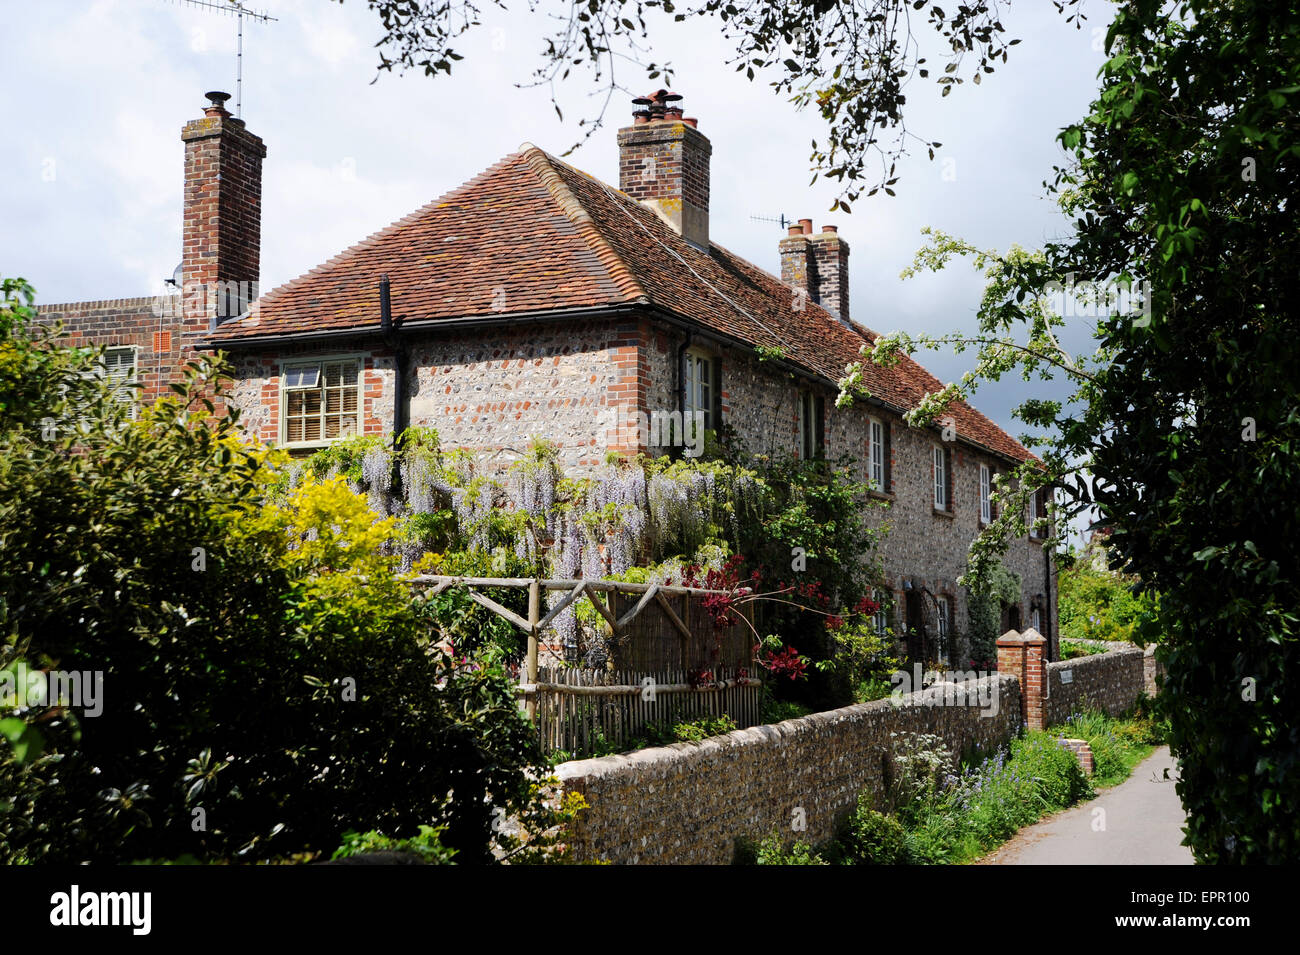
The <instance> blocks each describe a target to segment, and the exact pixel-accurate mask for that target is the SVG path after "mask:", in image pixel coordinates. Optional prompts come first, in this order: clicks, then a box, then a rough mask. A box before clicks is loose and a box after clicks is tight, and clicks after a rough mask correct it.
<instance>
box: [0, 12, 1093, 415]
mask: <svg viewBox="0 0 1300 955" xmlns="http://www.w3.org/2000/svg"><path fill="white" fill-rule="evenodd" d="M250 5H251V6H254V7H255V8H256V9H259V10H264V11H265V12H267V13H269V14H270V15H271V16H274V17H277V18H278V19H277V20H276V21H275V22H273V23H267V24H262V23H251V22H246V23H245V26H244V34H245V35H244V63H243V73H244V83H243V109H242V115H243V119H244V120H245V121H246V122H247V124H248V126H249V128H250V129H251V130H252V131H254V132H256V133H258V134H259V135H260V136H262V137H263V139H264V140H265V141H266V144H267V149H268V155H267V159H266V163H265V166H264V179H263V219H262V287H263V288H264V289H268V288H271V287H273V286H275V285H279V284H280V283H283V282H285V281H288V280H289V279H291V278H293V277H295V276H296V275H298V274H300V273H302V272H304V271H306V270H308V269H310V268H312V267H313V266H315V265H317V264H319V263H320V262H322V261H324V260H325V259H327V258H329V257H330V256H331V255H334V254H335V253H337V252H339V251H340V250H342V249H343V248H345V247H347V246H349V245H351V244H353V243H355V242H356V241H358V240H359V239H361V238H363V237H365V236H366V235H368V234H370V233H371V232H374V231H375V230H377V229H380V228H382V227H383V226H385V225H387V224H388V223H390V222H392V221H393V220H395V219H398V218H400V217H401V216H403V215H405V214H407V213H408V212H410V211H411V210H413V209H415V208H416V207H418V206H420V205H422V204H424V203H425V202H428V201H429V200H430V199H432V198H434V197H436V196H438V195H441V194H442V193H444V192H446V191H448V190H450V189H452V188H454V187H455V186H457V185H458V184H460V183H461V182H463V181H465V180H466V179H468V178H470V177H471V176H473V175H475V174H476V173H478V172H479V171H480V170H482V169H483V168H485V167H487V166H489V165H491V164H492V163H493V162H495V161H496V160H497V159H499V158H500V157H502V156H504V155H506V154H508V153H510V152H513V151H515V150H516V149H517V148H518V147H519V145H520V144H521V143H524V142H532V143H535V144H537V145H538V146H541V147H542V148H544V149H547V150H549V151H551V152H553V153H557V154H558V153H560V152H562V151H564V150H565V149H566V148H568V147H569V146H570V145H572V144H573V143H574V142H575V141H576V140H577V139H578V138H579V137H580V136H581V132H582V131H581V130H580V129H579V127H578V125H577V121H578V119H579V118H580V117H581V116H583V115H584V114H590V113H591V111H592V110H593V109H594V106H593V102H594V101H593V100H592V90H593V87H592V85H591V84H590V82H589V81H587V80H586V79H585V78H584V77H582V76H580V75H579V74H577V73H575V74H574V77H573V78H571V79H570V81H569V82H568V84H567V85H566V86H564V87H562V88H561V89H560V90H559V93H558V95H559V97H560V101H561V104H562V105H563V106H564V119H563V120H562V119H560V118H559V117H558V116H557V115H556V112H555V109H554V108H553V106H552V104H551V100H550V93H549V92H548V91H547V90H546V89H538V88H532V89H529V88H521V87H520V86H519V85H518V84H526V83H527V82H528V80H529V79H530V74H531V71H532V69H534V68H535V67H536V66H538V65H539V64H540V62H541V61H540V58H539V56H538V52H539V50H540V48H541V36H542V30H543V29H544V27H545V24H544V22H543V21H542V20H541V19H540V18H538V17H530V16H528V15H526V14H525V15H520V14H519V13H518V11H512V12H509V13H507V12H502V11H498V10H495V9H491V10H485V11H484V23H483V25H482V27H480V28H478V29H476V30H475V31H473V32H471V33H470V34H469V35H467V37H466V38H465V39H464V41H463V43H462V46H461V48H460V49H461V52H462V53H463V54H464V56H465V59H464V61H463V62H462V63H461V64H459V65H458V66H457V67H456V71H455V73H454V74H453V75H452V76H451V77H447V76H444V75H440V76H439V77H437V78H429V77H425V76H423V75H422V74H419V73H409V74H407V75H404V76H403V75H398V74H393V73H380V72H379V71H377V69H376V63H377V53H376V51H375V49H374V43H375V41H376V40H377V39H378V37H379V35H380V28H379V21H378V18H377V16H376V15H375V14H374V13H373V12H371V11H370V10H369V9H368V8H367V6H366V4H365V2H363V0H346V2H345V3H343V4H341V5H340V4H339V3H337V2H333V0H263V2H261V3H254V4H250ZM510 6H511V7H512V8H514V7H520V8H523V7H524V6H525V5H524V4H523V3H521V2H520V0H511V2H510ZM548 6H549V7H550V8H551V9H554V8H555V6H554V4H543V7H544V8H546V7H548ZM1085 11H1086V12H1088V13H1090V14H1091V16H1092V18H1093V19H1092V20H1091V21H1090V22H1088V23H1086V24H1085V25H1084V28H1083V29H1082V30H1078V29H1076V28H1075V27H1074V26H1073V25H1070V24H1067V23H1066V22H1065V20H1064V18H1063V17H1062V16H1061V15H1059V14H1057V13H1056V12H1055V10H1054V9H1053V8H1052V6H1051V4H1048V3H1042V2H1038V3H1032V4H1031V3H1021V4H1016V5H1015V6H1014V8H1013V9H1011V10H1009V12H1008V13H1007V14H1006V15H1005V17H1004V18H1003V19H1004V23H1005V24H1006V25H1007V27H1008V31H1009V34H1010V35H1011V36H1015V37H1019V38H1021V40H1022V42H1021V44H1020V45H1018V46H1016V47H1014V48H1013V49H1012V51H1011V52H1012V56H1011V58H1010V62H1009V63H1008V64H1007V65H1005V66H1001V67H999V69H998V71H997V72H996V73H994V74H992V75H991V76H987V77H986V78H985V80H984V82H983V84H982V85H980V86H974V85H972V84H970V83H969V82H968V83H966V84H964V85H962V86H960V87H958V88H957V89H956V90H955V91H954V92H953V93H952V94H951V95H949V96H948V97H946V98H944V99H940V97H939V96H938V91H937V89H936V88H935V87H933V86H932V85H930V83H929V81H922V82H918V83H917V84H915V85H914V86H913V87H912V88H911V89H910V90H909V97H908V103H907V107H906V108H907V112H908V125H909V127H910V128H911V129H912V130H913V131H914V132H917V133H919V134H920V135H921V136H923V137H924V138H926V139H933V140H939V141H941V142H942V143H943V144H944V145H943V147H942V149H940V150H939V155H938V157H937V159H936V161H934V162H931V161H929V160H928V158H927V157H926V156H925V154H924V152H920V153H919V154H917V155H913V156H912V157H910V158H908V159H906V160H904V161H903V162H902V163H901V165H900V170H901V183H900V185H899V192H898V195H897V197H895V198H890V197H887V196H884V195H883V194H880V195H878V196H876V197H873V198H872V199H870V200H863V201H860V202H858V203H857V204H855V206H854V209H853V212H852V214H851V215H845V214H843V213H842V212H841V213H834V214H830V213H828V212H827V210H828V209H829V208H830V205H831V203H832V201H833V199H834V198H835V196H836V194H837V190H836V188H835V184H834V183H833V182H832V183H827V182H822V181H819V182H817V183H816V184H813V185H809V180H810V178H811V176H810V167H809V163H808V152H809V143H810V140H811V139H812V138H813V137H814V136H819V135H821V133H822V129H821V127H820V121H819V120H818V118H817V117H816V116H815V115H811V114H800V113H798V112H796V111H795V109H794V107H793V106H792V105H790V104H789V103H788V102H786V101H784V100H783V99H781V98H778V97H777V96H776V95H774V94H773V93H772V92H771V90H770V89H769V88H768V87H767V85H766V83H765V82H764V81H763V80H761V79H760V80H758V81H755V82H749V81H747V80H745V79H744V77H743V75H740V74H737V73H735V72H734V71H733V70H732V69H731V68H730V67H728V66H726V63H725V61H726V59H727V55H728V50H727V47H726V45H725V41H723V40H722V39H721V38H720V36H719V34H718V31H717V28H716V25H715V24H713V23H711V22H706V21H701V22H696V23H691V24H684V25H675V24H672V23H662V22H661V23H656V25H655V28H654V32H653V34H652V37H651V43H652V49H651V51H650V55H651V56H652V57H653V58H654V59H656V60H660V61H664V60H667V61H671V63H672V64H673V66H674V68H675V73H674V78H673V83H672V85H673V87H674V88H675V89H676V90H677V91H678V92H680V93H682V94H683V95H684V97H685V99H684V104H683V105H685V106H686V112H687V115H690V116H696V117H698V118H699V121H700V130H701V131H702V132H704V133H705V134H706V135H708V136H709V138H710V139H711V140H712V143H713V161H712V162H713V165H712V176H713V194H712V200H711V203H712V209H711V225H710V231H711V234H712V237H713V238H714V241H716V242H718V243H719V244H721V245H725V246H727V247H729V248H730V249H732V250H733V251H735V252H737V253H739V254H741V255H743V256H745V257H746V258H748V259H750V260H752V261H753V262H755V263H757V264H758V265H760V266H762V267H764V268H766V269H768V270H770V271H774V272H777V273H778V274H779V261H778V257H777V242H778V240H779V239H780V237H781V236H782V234H783V230H781V229H780V228H779V227H778V226H777V225H776V224H773V223H767V222H755V221H753V219H752V218H751V217H753V216H762V217H776V216H779V215H782V214H784V215H786V216H789V217H791V218H796V219H797V218H801V217H807V216H811V217H812V218H814V219H815V220H816V223H817V224H818V225H819V226H820V225H821V224H823V223H834V224H837V225H839V227H840V234H841V235H842V236H843V237H844V238H846V239H848V241H849V242H850V244H851V246H852V257H851V271H852V276H851V288H852V301H853V312H854V317H855V318H856V319H857V320H858V321H860V322H863V323H865V324H867V325H868V326H870V327H872V328H874V329H877V330H880V331H888V330H892V329H895V328H903V329H907V330H910V331H914V332H921V331H929V332H935V333H938V332H943V331H948V330H952V329H955V328H962V327H970V326H971V325H972V324H973V316H974V311H975V307H976V304H977V302H978V297H979V291H980V288H981V282H980V279H979V277H978V276H977V275H976V274H974V272H973V271H972V270H970V269H969V268H968V267H966V266H959V267H956V268H950V269H949V270H947V271H946V272H944V273H941V274H939V275H927V276H924V277H920V278H914V279H910V280H907V281H903V280H901V279H900V278H899V272H900V271H901V270H902V269H903V268H904V267H905V266H906V265H908V263H909V262H910V260H911V258H912V255H913V253H914V252H915V250H916V249H917V248H918V247H919V246H920V244H921V236H920V230H921V228H922V227H923V226H926V225H929V226H933V227H936V228H939V229H942V230H945V231H947V232H951V233H955V234H957V235H960V236H962V237H964V238H966V239H968V240H970V241H972V242H974V243H976V244H977V245H980V246H985V247H997V248H1005V247H1006V246H1008V245H1010V244H1012V243H1019V244H1021V245H1024V246H1036V245H1038V244H1040V243H1041V242H1043V241H1044V240H1045V239H1048V238H1052V237H1056V236H1059V235H1061V234H1062V233H1063V231H1064V229H1065V227H1066V224H1065V222H1064V221H1063V220H1062V219H1061V217H1060V216H1059V215H1058V214H1057V213H1056V210H1055V207H1054V206H1053V205H1052V203H1051V202H1050V200H1048V199H1046V198H1045V192H1044V188H1043V181H1044V180H1045V179H1048V178H1050V176H1051V172H1052V167H1053V165H1055V164H1057V163H1059V162H1060V161H1061V159H1062V153H1061V152H1060V149H1059V147H1058V146H1057V145H1056V143H1055V141H1054V137H1055V135H1056V133H1057V132H1058V131H1059V130H1060V128H1061V127H1062V126H1064V125H1066V124H1068V123H1070V122H1072V121H1074V120H1076V119H1078V118H1080V117H1081V116H1083V115H1084V113H1085V110H1086V107H1087V105H1088V102H1089V101H1090V99H1091V98H1092V95H1093V92H1094V91H1095V89H1096V74H1097V70H1098V68H1099V66H1100V65H1101V63H1102V61H1103V55H1102V53H1101V51H1100V48H1099V47H1100V44H1099V42H1098V39H1097V35H1096V31H1097V30H1098V29H1100V28H1101V27H1102V26H1104V19H1103V18H1104V17H1105V15H1106V13H1107V9H1106V5H1105V4H1104V3H1093V4H1091V5H1085ZM5 26H6V34H7V42H6V44H5V46H6V52H5V56H4V58H3V59H2V60H0V115H2V116H3V117H4V119H5V127H6V128H5V131H4V132H5V139H6V141H7V148H6V149H5V150H4V151H3V152H2V153H0V209H2V210H3V220H4V228H3V230H2V231H0V275H9V276H12V275H21V276H23V277H25V278H27V279H28V280H29V281H31V282H32V283H33V284H34V285H35V286H36V289H37V292H38V296H39V301H41V302H47V303H53V302H68V301H79V300H84V299H102V298H114V297H125V296H135V295H146V294H150V293H152V292H154V291H156V290H157V289H158V288H159V286H160V283H161V281H162V279H163V278H165V277H167V276H170V275H171V274H172V270H173V269H174V268H175V266H176V265H177V264H178V262H179V261H180V231H181V195H182V155H183V154H182V144H181V141H180V129H181V127H182V125H183V124H184V123H185V121H186V120H188V119H191V118H194V117H197V116H199V115H201V110H202V106H203V105H204V97H203V93H204V92H205V91H207V90H211V89H223V90H228V91H230V92H232V93H233V92H234V86H235V39H236V22H235V20H234V19H233V18H231V17H228V16H225V15H223V14H220V13H217V12H214V11H208V10H202V9H196V8H194V7H192V6H189V5H187V4H185V3H183V2H177V0H53V2H46V3H25V4H21V5H17V4H15V5H11V6H9V7H8V8H7V9H6V13H5ZM927 42H928V41H927ZM930 52H931V53H932V54H934V53H935V52H937V51H936V50H933V49H931V50H930ZM932 59H933V57H932ZM377 77H378V78H377ZM376 78H377V79H376ZM620 78H621V79H623V80H624V81H625V82H626V84H627V85H628V86H630V87H631V88H633V89H634V90H635V91H637V92H640V91H642V88H643V87H645V88H651V87H653V86H655V85H658V84H657V83H649V82H647V81H645V80H642V79H638V78H637V77H636V75H635V74H634V73H632V72H631V71H630V70H627V71H625V73H624V75H623V76H622V77H620ZM372 81H373V82H372ZM630 111H631V106H630V105H629V104H628V103H627V99H626V98H625V97H622V96H619V97H617V98H616V99H615V101H614V103H613V104H612V106H611V109H610V112H609V115H608V120H607V126H606V128H604V129H602V130H601V131H599V132H597V133H596V134H595V136H594V137H592V138H591V140H589V141H588V142H587V143H586V145H584V146H583V147H582V148H581V149H579V150H578V151H577V152H576V153H574V154H573V155H571V156H570V157H568V161H570V162H572V163H573V164H574V165H577V166H578V167H580V168H582V169H585V170H586V171H588V172H590V173H592V174H594V175H596V176H598V177H600V178H602V179H604V180H605V181H607V182H612V183H615V184H616V183H617V163H616V159H617V157H616V152H617V150H616V147H615V144H614V133H615V129H616V128H617V126H619V125H623V124H624V123H625V122H626V121H628V119H629V118H630ZM1073 341H1074V342H1075V343H1076V344H1083V343H1085V342H1086V337H1078V336H1074V337H1073ZM918 357H920V358H921V360H922V361H923V363H924V364H926V365H927V366H928V367H930V368H931V370H933V371H934V372H935V374H937V375H938V376H939V377H941V378H944V379H945V380H947V379H949V378H953V377H956V376H957V375H959V374H960V373H961V372H962V371H963V370H965V368H966V362H965V360H964V358H963V357H961V356H951V355H942V354H933V353H932V354H927V355H923V356H918ZM1035 392H1037V393H1041V388H1036V387H1035V388H1031V386H1028V385H1026V384H1025V383H1023V382H1020V381H1018V380H1017V381H1015V382H1008V383H1004V384H1003V385H1001V386H999V387H997V388H992V389H990V390H988V391H987V392H981V395H980V396H979V398H978V400H977V402H976V404H977V405H978V406H979V407H980V409H981V410H983V411H984V412H985V413H986V414H988V415H989V416H990V417H992V418H994V420H996V421H997V422H998V423H999V424H1001V425H1002V426H1003V427H1005V428H1007V429H1008V430H1010V431H1011V432H1012V433H1013V434H1019V433H1020V432H1021V431H1022V430H1023V429H1022V428H1021V427H1019V426H1018V425H1017V423H1016V422H1015V421H1014V420H1013V419H1012V418H1011V415H1010V409H1011V408H1012V407H1013V406H1014V405H1015V404H1017V403H1018V402H1019V401H1021V400H1023V399H1024V397H1026V396H1027V395H1028V394H1030V393H1035Z"/></svg>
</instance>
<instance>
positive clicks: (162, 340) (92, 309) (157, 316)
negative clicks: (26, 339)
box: [37, 297, 193, 401]
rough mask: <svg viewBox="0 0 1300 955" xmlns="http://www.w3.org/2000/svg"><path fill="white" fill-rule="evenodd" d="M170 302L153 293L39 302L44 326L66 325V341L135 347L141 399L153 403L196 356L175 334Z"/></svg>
mask: <svg viewBox="0 0 1300 955" xmlns="http://www.w3.org/2000/svg"><path fill="white" fill-rule="evenodd" d="M169 306H170V302H169V300H167V299H158V298H154V297H143V298H117V299H105V300H103V301H98V302H73V303H68V304H62V305H41V306H39V307H38V309H37V313H38V315H39V320H40V322H41V323H42V324H45V325H51V326H53V325H54V324H55V323H62V325H63V326H64V330H65V331H67V332H68V333H69V335H68V337H67V338H66V339H65V344H67V345H69V346H73V347H83V346H87V345H107V346H112V345H136V346H138V348H139V351H138V352H137V353H136V369H137V374H138V375H139V378H140V382H141V384H142V385H143V389H142V392H141V398H142V400H144V401H152V400H154V399H155V398H157V397H159V396H160V395H162V394H164V393H166V392H167V391H168V389H167V384H168V382H172V381H178V380H180V378H181V366H182V365H183V363H184V361H185V360H186V359H187V358H189V357H190V356H192V355H193V351H192V350H191V349H189V348H188V347H185V346H183V345H182V336H180V335H179V334H172V333H171V332H172V329H173V327H174V320H173V319H172V318H171V317H169V312H170V311H171V309H170V307H169Z"/></svg>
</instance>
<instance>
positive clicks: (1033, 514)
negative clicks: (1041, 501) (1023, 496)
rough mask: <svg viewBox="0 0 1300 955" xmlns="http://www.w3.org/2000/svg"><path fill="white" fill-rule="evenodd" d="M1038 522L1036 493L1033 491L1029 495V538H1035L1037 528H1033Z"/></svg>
mask: <svg viewBox="0 0 1300 955" xmlns="http://www.w3.org/2000/svg"><path fill="white" fill-rule="evenodd" d="M1037 520H1038V492H1037V491H1034V492H1033V493H1032V494H1030V495H1029V536H1030V537H1037V536H1038V528H1036V527H1035V526H1034V524H1035V522H1036V521H1037Z"/></svg>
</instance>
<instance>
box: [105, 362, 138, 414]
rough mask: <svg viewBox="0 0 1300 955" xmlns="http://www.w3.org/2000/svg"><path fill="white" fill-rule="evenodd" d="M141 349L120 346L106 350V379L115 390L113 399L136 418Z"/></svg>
mask: <svg viewBox="0 0 1300 955" xmlns="http://www.w3.org/2000/svg"><path fill="white" fill-rule="evenodd" d="M139 351H140V350H139V348H138V346H136V345H119V346H114V347H112V348H106V349H105V350H104V378H105V379H106V380H107V381H108V383H109V386H110V387H111V388H112V389H113V398H114V400H116V401H118V402H119V403H121V404H123V405H125V406H126V407H127V408H128V409H129V410H130V413H131V417H133V418H134V417H135V412H136V400H135V399H136V389H135V388H134V387H133V385H134V384H135V382H136V374H137V371H138V369H137V366H136V363H137V358H138V356H139Z"/></svg>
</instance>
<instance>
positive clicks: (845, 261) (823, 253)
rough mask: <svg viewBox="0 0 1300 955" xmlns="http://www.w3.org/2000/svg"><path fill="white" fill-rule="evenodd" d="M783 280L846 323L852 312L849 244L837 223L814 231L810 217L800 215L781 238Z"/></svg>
mask: <svg viewBox="0 0 1300 955" xmlns="http://www.w3.org/2000/svg"><path fill="white" fill-rule="evenodd" d="M780 248H781V281H782V282H784V283H785V284H786V285H790V286H792V287H794V288H801V289H803V290H804V291H806V292H807V293H808V297H809V298H810V299H812V300H813V301H814V302H816V303H817V304H818V305H820V306H821V307H822V308H824V309H826V311H828V312H830V313H831V314H832V315H834V316H836V317H837V318H839V320H840V321H842V322H844V323H845V324H846V325H847V324H848V323H849V320H850V317H851V316H850V312H849V244H848V243H847V242H845V241H844V240H843V239H841V238H840V236H839V231H838V227H837V226H830V225H828V226H822V231H821V232H820V233H818V234H813V226H812V220H811V219H800V220H799V224H798V225H796V226H791V227H790V233H789V235H787V236H786V237H785V238H784V239H782V240H781V246H780Z"/></svg>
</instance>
